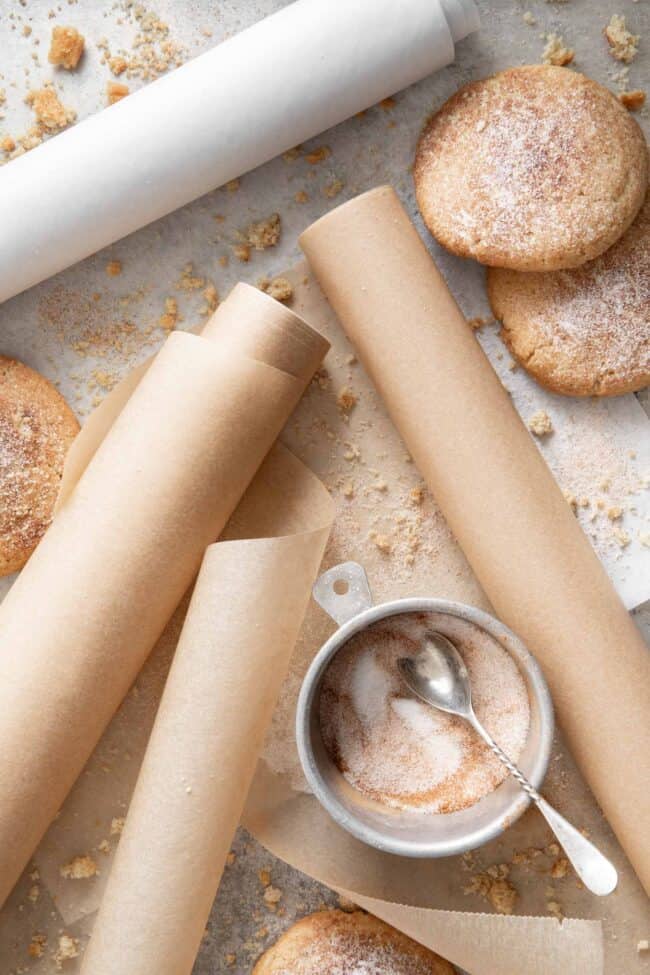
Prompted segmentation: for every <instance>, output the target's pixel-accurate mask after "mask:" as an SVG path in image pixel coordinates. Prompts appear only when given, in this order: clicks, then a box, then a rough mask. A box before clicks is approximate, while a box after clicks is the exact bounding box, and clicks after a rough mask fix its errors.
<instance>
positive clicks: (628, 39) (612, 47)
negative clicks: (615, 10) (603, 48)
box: [603, 14, 641, 64]
mask: <svg viewBox="0 0 650 975" xmlns="http://www.w3.org/2000/svg"><path fill="white" fill-rule="evenodd" d="M603 33H604V35H605V37H606V38H607V43H608V44H609V53H610V54H611V56H612V57H613V58H615V59H616V60H617V61H623V62H624V63H625V64H629V63H630V61H633V60H634V58H635V57H636V56H637V53H638V50H639V41H640V40H641V38H640V36H639V35H638V34H632V33H631V32H630V31H629V30H628V29H627V27H626V26H625V17H623V16H622V15H621V14H612V18H611V20H610V22H609V23H608V25H607V27H606V28H605V30H604V31H603Z"/></svg>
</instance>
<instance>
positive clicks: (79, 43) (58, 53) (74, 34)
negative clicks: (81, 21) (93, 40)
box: [47, 27, 84, 71]
mask: <svg viewBox="0 0 650 975" xmlns="http://www.w3.org/2000/svg"><path fill="white" fill-rule="evenodd" d="M83 51H84V36H83V34H80V33H79V31H78V30H77V28H76V27H53V28H52V39H51V41H50V50H49V53H48V55H47V59H48V61H49V62H50V64H56V65H58V66H59V67H61V68H65V69H66V71H73V70H74V69H75V68H76V67H77V65H78V64H79V61H80V60H81V55H82V54H83Z"/></svg>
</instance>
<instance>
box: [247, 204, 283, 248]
mask: <svg viewBox="0 0 650 975" xmlns="http://www.w3.org/2000/svg"><path fill="white" fill-rule="evenodd" d="M280 231H281V221H280V214H279V213H272V214H271V216H270V217H267V218H266V220H258V221H256V222H255V223H252V224H250V226H249V227H247V228H246V231H245V233H244V237H245V240H246V243H247V244H249V246H250V247H253V248H254V249H255V250H256V251H265V250H267V248H269V247H275V245H276V244H277V242H278V241H279V240H280Z"/></svg>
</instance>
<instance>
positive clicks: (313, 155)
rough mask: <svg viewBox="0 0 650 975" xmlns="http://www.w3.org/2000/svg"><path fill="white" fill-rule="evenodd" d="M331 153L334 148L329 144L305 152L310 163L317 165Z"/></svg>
mask: <svg viewBox="0 0 650 975" xmlns="http://www.w3.org/2000/svg"><path fill="white" fill-rule="evenodd" d="M331 155H332V150H331V149H330V147H329V146H319V147H318V149H312V150H311V152H307V153H305V159H306V160H307V162H308V163H309V164H310V165H312V166H316V165H318V163H322V162H323V161H324V160H325V159H327V158H328V156H331Z"/></svg>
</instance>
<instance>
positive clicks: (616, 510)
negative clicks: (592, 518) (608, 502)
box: [607, 504, 623, 521]
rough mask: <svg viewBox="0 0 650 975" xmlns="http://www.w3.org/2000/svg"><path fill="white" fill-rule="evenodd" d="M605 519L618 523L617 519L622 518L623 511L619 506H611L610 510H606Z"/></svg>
mask: <svg viewBox="0 0 650 975" xmlns="http://www.w3.org/2000/svg"><path fill="white" fill-rule="evenodd" d="M607 517H608V518H609V520H610V521H618V519H619V518H622V517H623V509H622V508H621V507H620V505H616V504H615V505H612V507H611V508H608V509H607Z"/></svg>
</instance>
